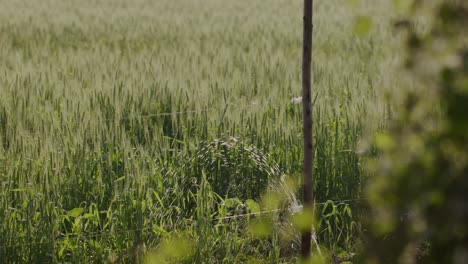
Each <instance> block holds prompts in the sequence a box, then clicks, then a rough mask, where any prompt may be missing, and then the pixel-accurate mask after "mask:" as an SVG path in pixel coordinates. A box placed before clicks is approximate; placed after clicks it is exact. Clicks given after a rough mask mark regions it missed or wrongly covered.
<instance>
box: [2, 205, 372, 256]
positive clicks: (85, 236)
mask: <svg viewBox="0 0 468 264" xmlns="http://www.w3.org/2000/svg"><path fill="white" fill-rule="evenodd" d="M357 201H366V199H364V198H356V199H345V200H327V201H326V202H320V203H315V204H314V205H315V206H316V207H319V206H323V205H326V204H342V203H350V202H357ZM301 210H302V205H296V206H290V207H288V208H284V209H280V208H278V209H272V210H265V211H260V212H251V213H244V214H236V215H231V216H223V217H216V218H208V219H206V218H205V219H198V220H194V219H183V220H184V221H187V222H191V223H197V222H198V221H200V220H203V221H206V222H216V221H218V222H219V221H225V220H232V219H234V220H237V219H240V218H248V217H251V216H260V215H265V214H271V213H277V212H289V213H291V214H296V213H298V212H300V211H301ZM153 229H154V226H147V227H142V228H134V229H126V230H120V231H112V232H109V233H105V232H91V233H85V234H60V236H59V237H57V239H51V240H49V241H41V242H31V243H18V244H9V245H0V249H1V248H14V247H18V246H22V245H23V246H37V245H43V244H52V243H54V242H55V241H57V240H63V239H65V238H78V239H85V240H91V239H96V238H102V237H110V236H115V235H122V234H131V233H135V232H141V231H150V230H153Z"/></svg>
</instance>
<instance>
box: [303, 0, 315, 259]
mask: <svg viewBox="0 0 468 264" xmlns="http://www.w3.org/2000/svg"><path fill="white" fill-rule="evenodd" d="M313 4H314V1H313V0H304V17H303V20H304V31H303V45H302V121H303V128H302V131H303V135H304V142H303V143H304V160H303V189H304V207H303V210H304V211H312V210H313V206H314V202H313V169H314V143H313V138H312V134H313V131H312V122H313V120H312V96H311V93H312V91H311V83H312V76H311V75H312V29H313V24H312V17H313ZM311 239H312V227H311V226H310V227H308V228H307V229H306V230H303V231H302V237H301V257H302V259H303V260H305V259H307V258H308V257H310V251H311Z"/></svg>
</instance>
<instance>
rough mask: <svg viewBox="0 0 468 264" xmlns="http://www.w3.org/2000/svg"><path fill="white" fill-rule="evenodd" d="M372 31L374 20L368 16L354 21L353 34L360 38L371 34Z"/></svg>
mask: <svg viewBox="0 0 468 264" xmlns="http://www.w3.org/2000/svg"><path fill="white" fill-rule="evenodd" d="M371 29H372V20H371V19H370V18H369V17H367V16H360V17H357V18H356V19H355V20H354V27H353V32H354V33H355V34H356V35H359V36H365V35H367V34H369V32H370V31H371Z"/></svg>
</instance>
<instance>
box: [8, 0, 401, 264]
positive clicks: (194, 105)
mask: <svg viewBox="0 0 468 264" xmlns="http://www.w3.org/2000/svg"><path fill="white" fill-rule="evenodd" d="M318 2H319V3H317V6H316V9H315V14H316V16H315V18H314V21H315V28H314V30H315V33H314V34H315V35H314V75H315V76H314V78H315V87H314V89H315V91H314V93H315V94H316V95H317V98H316V103H315V109H316V110H315V113H314V117H315V124H314V126H315V142H316V169H315V175H316V199H317V201H318V202H325V201H327V200H329V199H331V200H347V199H358V198H361V189H362V185H363V184H364V183H365V175H364V173H363V172H362V171H363V170H362V165H361V164H362V159H364V158H363V157H360V156H359V155H358V154H357V153H356V151H355V150H356V147H357V143H358V142H359V140H360V138H361V137H363V135H365V134H367V132H369V131H370V132H372V131H374V130H375V129H378V128H379V127H380V126H382V125H384V124H385V120H386V119H387V118H389V116H391V111H392V110H391V109H392V104H391V103H389V102H387V99H386V96H385V95H386V93H387V92H388V91H390V90H393V89H394V87H396V81H398V78H396V77H395V76H396V75H395V74H394V73H393V72H392V70H391V69H393V68H394V66H395V65H396V64H397V62H398V56H397V54H398V52H397V49H396V47H397V45H396V44H395V43H398V40H397V39H395V37H394V32H393V31H392V30H391V27H390V22H391V10H392V8H393V7H392V5H391V4H390V3H388V2H391V1H384V0H377V1H375V0H374V1H370V0H366V1H361V2H359V4H357V5H356V6H353V4H352V3H351V2H353V1H349V2H350V3H351V4H350V5H347V4H344V2H343V1H339V0H326V1H318ZM0 5H1V8H0V184H1V191H0V259H1V260H3V261H4V262H6V263H8V262H38V263H39V262H40V263H46V262H72V263H90V262H105V261H115V262H119V263H120V262H138V261H141V254H140V252H144V251H145V250H147V251H148V252H151V250H152V249H154V248H159V249H161V248H164V244H163V245H162V246H160V247H158V245H161V241H165V239H176V240H177V238H175V237H178V236H180V237H181V239H182V240H181V241H179V240H177V245H178V246H179V250H178V251H183V249H187V252H189V253H190V252H191V253H190V254H188V255H186V256H185V257H186V258H185V260H186V261H187V262H188V263H191V262H193V261H201V260H205V261H208V262H215V261H219V262H245V261H248V260H249V259H252V260H255V261H260V262H262V261H264V262H265V263H271V262H278V261H280V259H281V260H282V261H289V260H291V261H294V257H295V256H297V254H296V253H297V249H298V248H297V241H296V240H295V238H294V236H295V233H294V232H293V231H292V228H290V229H291V230H289V234H290V235H291V236H292V238H290V241H286V242H285V241H284V239H282V238H281V237H282V236H281V235H280V234H279V233H280V232H274V233H273V234H272V235H269V236H268V237H267V238H261V234H260V238H259V235H258V234H252V232H249V231H248V230H249V229H248V228H246V227H247V226H248V221H247V219H245V218H240V219H228V220H213V219H214V218H219V217H224V216H228V215H233V214H238V213H245V212H256V211H257V210H263V209H268V205H265V204H264V203H261V202H260V200H261V196H262V195H263V194H264V192H265V191H266V190H267V186H269V185H270V186H271V185H272V183H273V182H279V179H280V178H281V176H282V175H286V177H287V178H288V179H293V180H296V181H297V179H299V178H300V177H299V176H300V173H301V164H302V160H301V159H302V157H301V151H302V137H301V132H302V130H301V118H302V117H301V106H300V105H294V104H291V102H290V100H291V98H293V97H297V96H300V93H301V92H300V91H301V76H300V73H301V60H300V59H301V43H302V19H301V16H302V2H301V1H289V0H271V1H261V0H236V1H227V0H204V1H192V0H158V1H149V0H134V1H128V0H105V1H93V0H84V1H83V0H80V1H78V0H70V1H62V0H44V1H26V0H3V1H1V4H0ZM362 15H366V16H370V17H374V18H375V20H374V24H373V27H372V28H371V31H370V32H369V34H368V35H366V36H358V35H356V30H353V25H354V22H353V21H355V19H356V17H358V16H362ZM161 113H172V114H166V115H160V114H161ZM248 199H252V200H254V201H256V202H257V203H259V204H261V205H262V207H261V208H257V207H258V204H257V203H255V202H253V201H252V200H248ZM266 204H268V203H266ZM319 208H320V210H318V211H319V212H324V213H325V214H324V215H326V216H323V217H320V216H319V217H320V218H322V222H321V226H320V229H319V230H317V234H318V243H319V244H320V245H321V246H322V247H324V250H325V248H327V249H329V250H331V251H337V252H338V251H340V250H342V249H344V250H345V251H349V252H352V251H353V248H354V247H355V246H356V245H355V243H354V241H355V240H356V237H357V236H358V233H359V232H358V231H359V208H357V206H356V204H354V203H350V204H349V205H348V204H346V203H344V204H339V203H336V204H333V203H328V204H326V205H323V206H321V207H319ZM351 208H353V214H352V215H351V213H350V210H351ZM322 210H323V211H322ZM327 224H329V226H327ZM282 229H284V228H282ZM283 231H284V230H283ZM286 231H287V230H286ZM254 233H255V232H254ZM296 235H297V234H296ZM184 239H188V240H184ZM164 243H166V242H164ZM291 245H295V246H294V247H292V246H291ZM188 248H191V249H192V250H191V251H190V250H188ZM166 251H167V250H166ZM168 254H169V253H168ZM155 255H158V256H161V254H156V253H155Z"/></svg>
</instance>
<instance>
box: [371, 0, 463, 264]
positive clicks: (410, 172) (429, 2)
mask: <svg viewBox="0 0 468 264" xmlns="http://www.w3.org/2000/svg"><path fill="white" fill-rule="evenodd" d="M396 2H402V1H396ZM411 9H412V11H411V12H412V14H411V15H410V16H409V17H410V18H408V19H403V20H401V21H398V22H397V23H396V25H397V26H398V27H399V28H401V29H403V30H404V32H405V34H406V47H407V52H408V54H407V61H406V63H405V64H406V67H407V69H408V72H409V73H410V74H411V75H412V77H414V78H413V79H414V80H415V85H421V86H422V87H424V89H425V90H424V92H423V93H421V92H409V93H408V95H407V97H406V100H405V101H404V102H403V105H402V107H401V112H400V113H399V115H398V117H397V118H396V119H395V120H394V123H393V125H392V126H391V128H390V129H389V131H388V132H386V133H382V134H379V135H377V136H376V138H375V145H376V146H377V148H378V149H379V151H380V153H379V158H378V160H377V161H375V162H372V163H371V164H370V165H371V166H370V167H371V170H372V171H373V172H374V173H375V177H374V178H373V179H372V180H371V183H370V186H369V188H368V195H369V202H370V205H371V208H372V209H373V211H372V212H373V214H372V218H371V221H370V223H369V226H370V228H371V229H370V231H371V232H369V234H368V241H367V242H366V245H367V250H366V254H367V255H368V256H367V259H368V260H367V261H368V262H369V263H468V225H467V223H468V204H467V202H466V201H467V200H468V115H467V113H468V37H467V36H468V34H467V33H468V27H467V26H466V25H468V2H467V1H465V0H463V1H461V0H458V1H457V0H453V1H443V0H424V1H414V3H413V5H412V6H411ZM421 14H423V15H429V16H430V17H431V28H430V31H428V32H420V31H419V32H418V30H417V29H416V28H417V27H416V26H415V23H414V22H415V17H417V16H418V15H421Z"/></svg>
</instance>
